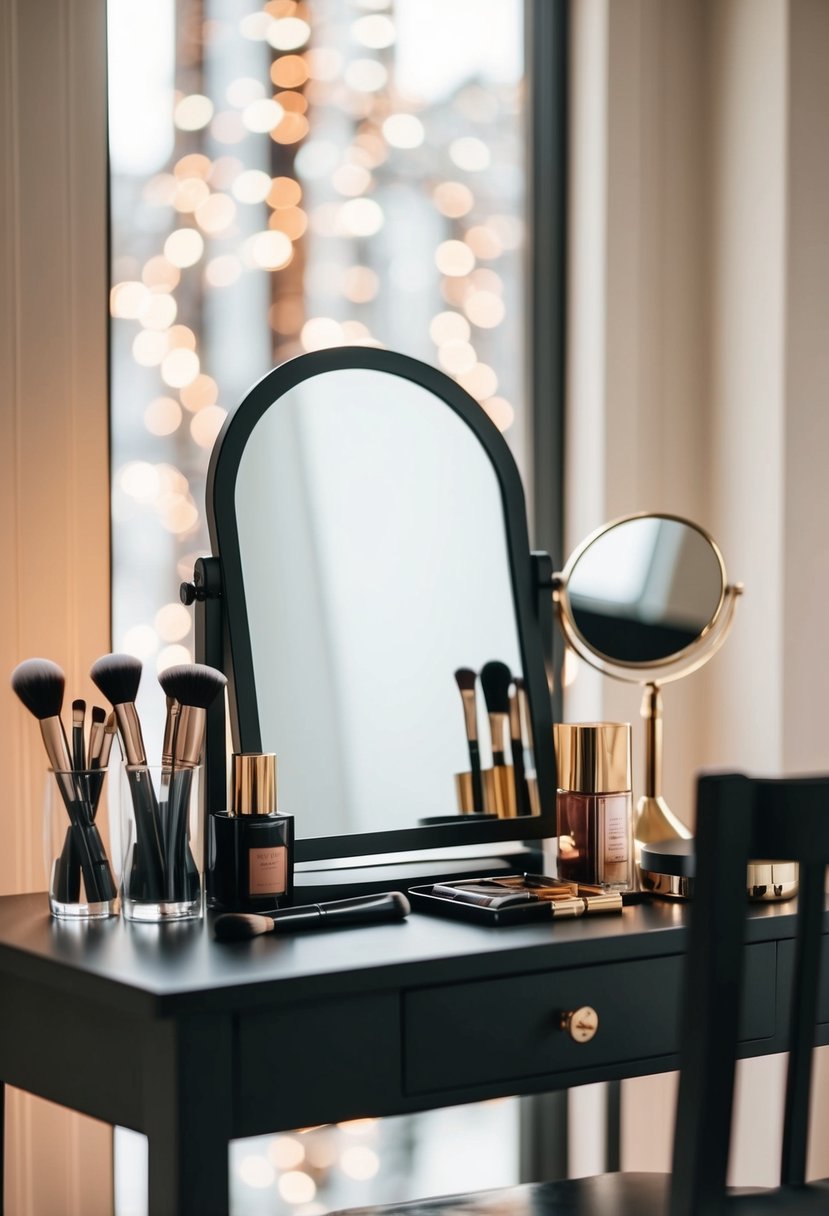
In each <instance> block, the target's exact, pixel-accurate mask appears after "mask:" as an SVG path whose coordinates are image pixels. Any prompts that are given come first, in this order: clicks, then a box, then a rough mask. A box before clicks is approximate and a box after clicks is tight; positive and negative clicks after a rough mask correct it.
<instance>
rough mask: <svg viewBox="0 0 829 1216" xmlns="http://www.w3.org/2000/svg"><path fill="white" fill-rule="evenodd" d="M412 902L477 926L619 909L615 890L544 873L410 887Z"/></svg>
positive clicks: (582, 914) (426, 909)
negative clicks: (567, 880)
mask: <svg viewBox="0 0 829 1216" xmlns="http://www.w3.org/2000/svg"><path fill="white" fill-rule="evenodd" d="M409 898H410V899H411V901H412V906H413V907H415V908H418V909H420V911H421V912H431V913H433V914H434V915H436V916H454V917H457V918H459V919H460V920H468V921H472V922H473V923H474V924H479V925H520V924H526V923H527V922H529V921H545V920H546V921H549V920H553V919H558V918H564V919H568V920H572V919H573V918H574V917H578V916H592V915H596V914H597V913H608V912H621V911H622V896H621V894H620V893H619V892H618V891H603V890H602V889H601V888H600V887H594V886H590V885H586V884H584V883H575V882H565V881H564V880H563V879H559V878H548V877H547V876H546V875H545V874H506V875H505V874H499V875H496V876H494V877H492V878H488V877H482V878H463V879H457V880H455V881H451V882H441V883H431V884H429V885H428V886H421V887H410V888H409Z"/></svg>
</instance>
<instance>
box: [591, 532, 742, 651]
mask: <svg viewBox="0 0 829 1216" xmlns="http://www.w3.org/2000/svg"><path fill="white" fill-rule="evenodd" d="M567 591H568V596H569V600H570V608H571V612H572V617H573V621H574V623H575V626H576V628H577V629H578V631H579V633H580V634H581V636H582V639H583V640H584V641H585V642H586V643H587V645H588V646H589V647H590V648H591V650H593V651H597V652H598V653H599V654H600V655H602V656H604V657H606V658H609V659H612V660H614V661H615V662H621V663H630V664H638V663H654V662H659V661H661V660H665V659H668V658H670V657H671V656H673V655H675V654H677V653H679V652H680V651H683V650H685V649H686V648H687V647H689V646H690V645H692V643H693V642H694V641H696V639H697V638H698V637H699V636H700V634H702V633H703V632H704V631H705V630H706V628H707V627H708V626H709V625H710V623H711V621H712V619H713V617H714V615H715V613H716V612H717V610H718V608H719V606H720V604H721V602H722V597H723V591H724V578H723V569H722V564H721V562H720V558H719V556H718V554H717V551H716V549H715V548H714V547H713V545H712V544H711V542H710V540H709V539H708V538H707V537H706V536H705V534H704V533H703V532H701V531H700V530H699V529H698V528H696V527H694V526H693V525H692V524H690V523H687V522H685V521H681V520H675V519H666V518H662V517H660V516H653V515H651V516H643V517H641V518H637V519H627V520H623V521H622V522H620V523H618V524H615V525H612V526H611V527H609V528H608V529H607V530H606V531H604V532H602V533H600V535H599V536H597V537H596V539H595V540H593V541H592V542H591V543H590V544H588V545H587V546H586V548H585V549H584V551H583V552H582V553H581V555H580V556H578V557H577V558H576V560H575V561H574V562H573V565H572V568H571V570H570V574H569V581H568V584H567Z"/></svg>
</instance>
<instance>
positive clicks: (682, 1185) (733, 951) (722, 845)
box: [670, 775, 753, 1216]
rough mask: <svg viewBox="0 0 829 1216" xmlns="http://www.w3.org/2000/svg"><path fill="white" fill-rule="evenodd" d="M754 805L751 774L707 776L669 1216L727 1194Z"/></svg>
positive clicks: (702, 789) (694, 1213) (687, 1215)
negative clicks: (747, 867) (749, 853)
mask: <svg viewBox="0 0 829 1216" xmlns="http://www.w3.org/2000/svg"><path fill="white" fill-rule="evenodd" d="M752 809H753V790H752V785H751V783H750V782H749V781H748V779H747V778H745V777H743V776H740V775H731V776H726V777H717V778H708V777H704V778H701V779H700V782H699V786H698V793H697V833H696V834H697V873H696V878H695V881H694V913H693V917H692V922H691V940H690V944H689V950H688V959H687V966H686V971H685V984H684V1018H683V1020H684V1026H683V1035H682V1054H681V1070H680V1084H679V1095H678V1099H677V1115H676V1127H675V1133H674V1171H673V1180H672V1187H671V1207H670V1212H671V1216H699V1214H700V1213H701V1212H704V1211H706V1210H708V1209H709V1208H710V1207H711V1206H712V1205H713V1204H714V1203H715V1202H716V1201H717V1198H718V1197H721V1196H722V1194H723V1192H724V1190H725V1181H726V1172H727V1168H728V1145H729V1138H730V1133H731V1109H732V1103H733V1091H734V1061H735V1058H736V1053H737V1035H738V1018H739V1004H740V999H739V998H740V986H741V978H742V966H743V940H744V936H745V867H746V857H747V856H748V852H749V845H750V841H751V826H752Z"/></svg>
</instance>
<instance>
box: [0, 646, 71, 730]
mask: <svg viewBox="0 0 829 1216" xmlns="http://www.w3.org/2000/svg"><path fill="white" fill-rule="evenodd" d="M11 683H12V689H13V690H14V692H16V693H17V695H18V697H19V698H20V700H21V701H22V702H23V704H24V705H25V706H26V708H27V709H28V711H29V713H31V714H34V716H35V717H36V718H38V719H39V720H41V721H42V720H43V719H44V718H56V717H57V716H58V715H59V714H60V711H61V706H62V705H63V692H64V689H65V687H66V676H65V675H64V674H63V670H62V669H61V668H60V667H58V665H57V663H53V662H52V660H51V659H24V660H23V662H22V663H18V665H17V667H15V669H14V671H13V672H12V677H11Z"/></svg>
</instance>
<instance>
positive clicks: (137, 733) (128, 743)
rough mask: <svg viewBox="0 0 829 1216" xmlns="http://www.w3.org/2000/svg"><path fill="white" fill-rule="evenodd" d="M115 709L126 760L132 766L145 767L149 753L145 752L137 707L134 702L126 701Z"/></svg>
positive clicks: (114, 707)
mask: <svg viewBox="0 0 829 1216" xmlns="http://www.w3.org/2000/svg"><path fill="white" fill-rule="evenodd" d="M113 709H114V711H115V721H116V722H117V723H118V733H119V735H120V736H121V746H122V747H123V749H124V759H125V760H126V762H127V764H130V765H145V764H146V763H147V753H146V752H145V751H144V739H143V737H142V734H141V723H140V721H139V719H138V711H137V709H136V708H135V705H134V704H133V702H132V701H126V702H125V703H124V704H123V705H114V706H113Z"/></svg>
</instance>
